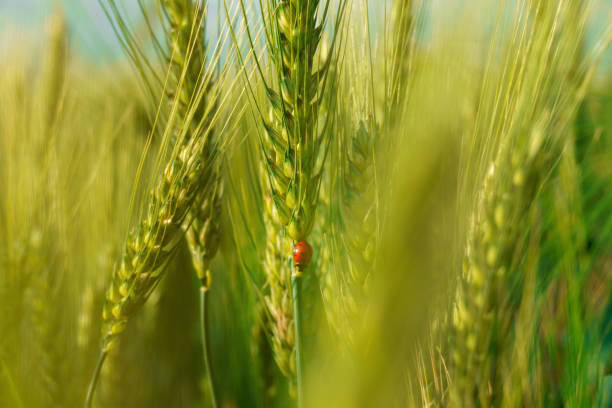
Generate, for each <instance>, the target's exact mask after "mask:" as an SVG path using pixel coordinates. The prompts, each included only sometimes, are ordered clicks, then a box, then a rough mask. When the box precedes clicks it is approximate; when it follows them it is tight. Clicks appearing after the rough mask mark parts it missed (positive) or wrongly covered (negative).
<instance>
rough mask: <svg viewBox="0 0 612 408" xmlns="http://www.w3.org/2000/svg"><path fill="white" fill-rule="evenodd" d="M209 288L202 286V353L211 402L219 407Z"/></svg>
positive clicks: (214, 406)
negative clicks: (212, 362)
mask: <svg viewBox="0 0 612 408" xmlns="http://www.w3.org/2000/svg"><path fill="white" fill-rule="evenodd" d="M207 294H208V288H207V287H205V286H201V287H200V336H201V337H202V354H203V356H204V369H205V370H206V377H207V378H208V387H209V389H210V402H211V404H212V407H213V408H217V407H218V404H217V394H216V392H215V381H214V377H213V373H214V370H213V367H212V364H211V362H210V354H211V353H210V342H209V339H208V308H207V307H206V306H207V303H208V302H207V300H208V296H206V295H207Z"/></svg>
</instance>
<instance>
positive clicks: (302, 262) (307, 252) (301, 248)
mask: <svg viewBox="0 0 612 408" xmlns="http://www.w3.org/2000/svg"><path fill="white" fill-rule="evenodd" d="M311 259H312V247H311V246H310V245H309V244H308V242H306V241H299V242H298V243H296V244H295V246H294V247H293V262H295V264H296V265H299V266H301V267H306V266H307V265H308V264H309V263H310V260H311Z"/></svg>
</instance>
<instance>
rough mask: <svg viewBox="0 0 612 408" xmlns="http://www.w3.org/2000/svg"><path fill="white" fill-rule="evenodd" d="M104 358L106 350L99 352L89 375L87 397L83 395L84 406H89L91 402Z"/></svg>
mask: <svg viewBox="0 0 612 408" xmlns="http://www.w3.org/2000/svg"><path fill="white" fill-rule="evenodd" d="M105 359H106V350H102V351H101V352H100V357H99V358H98V363H97V364H96V368H95V369H94V372H93V374H92V376H91V382H90V383H89V387H88V388H87V397H85V408H90V407H91V403H92V402H93V396H94V392H95V390H96V385H97V384H98V378H100V371H102V366H103V365H104V360H105Z"/></svg>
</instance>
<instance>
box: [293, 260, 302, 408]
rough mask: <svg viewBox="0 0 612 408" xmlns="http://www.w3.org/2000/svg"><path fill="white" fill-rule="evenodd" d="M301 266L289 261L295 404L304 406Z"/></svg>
mask: <svg viewBox="0 0 612 408" xmlns="http://www.w3.org/2000/svg"><path fill="white" fill-rule="evenodd" d="M302 268H303V267H301V266H300V265H297V266H296V265H295V264H294V262H293V261H291V290H292V295H293V322H294V325H295V371H296V382H297V406H298V408H302V407H303V406H304V384H303V382H302V349H303V347H302Z"/></svg>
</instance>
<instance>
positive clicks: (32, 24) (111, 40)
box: [0, 0, 612, 66]
mask: <svg viewBox="0 0 612 408" xmlns="http://www.w3.org/2000/svg"><path fill="white" fill-rule="evenodd" d="M220 1H222V0H209V7H210V9H209V13H210V15H216V14H217V12H218V4H219V2H220ZM448 1H449V0H436V1H432V4H433V5H436V4H437V6H438V7H444V6H443V4H445V2H448ZM378 2H380V4H383V3H384V0H369V3H370V5H375V4H377V3H378ZM56 3H60V4H61V5H62V6H63V9H64V10H65V12H66V14H67V19H68V24H69V27H70V32H71V42H72V44H73V45H74V46H75V47H76V48H77V50H78V51H79V52H80V53H81V54H83V55H85V56H88V57H91V58H96V59H100V58H102V59H106V58H109V57H116V56H119V57H121V56H122V55H123V54H122V53H121V49H120V47H119V44H118V42H117V40H116V38H115V35H114V33H113V30H112V28H111V26H110V24H109V23H108V21H107V19H106V16H105V15H104V12H103V11H102V8H101V7H100V5H99V4H98V0H0V32H1V30H2V29H3V28H4V27H5V26H6V25H15V26H18V27H24V28H31V29H34V30H36V29H40V28H41V27H42V24H41V22H42V21H43V20H44V18H45V16H46V15H47V14H49V13H50V12H51V11H52V10H53V7H54V5H55V4H56ZM118 3H119V4H129V5H132V8H133V9H135V6H136V5H137V2H136V1H135V0H128V1H119V2H118ZM602 3H604V4H605V6H604V7H603V11H604V13H603V15H602V14H599V13H596V14H595V16H594V20H595V24H596V25H598V26H600V27H601V26H603V25H605V24H607V19H608V18H609V16H610V14H611V13H612V0H602ZM446 4H447V5H448V4H449V3H446ZM611 54H612V50H609V51H608V52H607V53H606V58H605V60H606V66H609V65H610V64H611V63H612V55H611Z"/></svg>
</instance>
